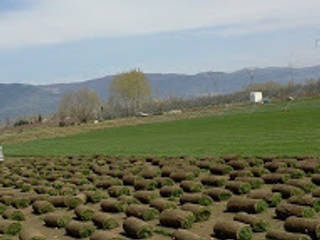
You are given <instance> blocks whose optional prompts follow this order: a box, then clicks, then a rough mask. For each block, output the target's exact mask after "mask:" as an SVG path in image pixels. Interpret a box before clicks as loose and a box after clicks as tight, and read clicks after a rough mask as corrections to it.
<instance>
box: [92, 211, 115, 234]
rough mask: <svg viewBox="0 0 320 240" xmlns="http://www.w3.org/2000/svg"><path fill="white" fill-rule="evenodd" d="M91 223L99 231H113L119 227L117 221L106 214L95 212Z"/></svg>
mask: <svg viewBox="0 0 320 240" xmlns="http://www.w3.org/2000/svg"><path fill="white" fill-rule="evenodd" d="M92 221H93V222H94V224H95V225H96V226H97V227H98V228H100V229H104V230H106V229H108V230H109V229H114V228H117V227H118V226H119V223H118V222H117V220H115V219H114V218H113V217H111V216H110V215H109V214H107V213H102V212H97V213H95V214H94V215H93V217H92Z"/></svg>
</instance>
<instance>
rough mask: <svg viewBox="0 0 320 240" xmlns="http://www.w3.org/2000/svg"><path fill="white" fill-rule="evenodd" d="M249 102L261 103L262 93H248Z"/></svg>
mask: <svg viewBox="0 0 320 240" xmlns="http://www.w3.org/2000/svg"><path fill="white" fill-rule="evenodd" d="M250 102H253V103H261V102H262V92H250Z"/></svg>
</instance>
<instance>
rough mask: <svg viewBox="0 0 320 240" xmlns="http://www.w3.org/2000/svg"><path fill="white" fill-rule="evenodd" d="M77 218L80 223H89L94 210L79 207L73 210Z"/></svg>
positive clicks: (82, 206)
mask: <svg viewBox="0 0 320 240" xmlns="http://www.w3.org/2000/svg"><path fill="white" fill-rule="evenodd" d="M74 212H75V214H76V216H77V218H78V219H79V220H81V221H90V220H91V219H92V217H93V215H94V212H95V211H94V210H93V209H92V208H90V207H87V206H84V205H80V206H78V207H76V209H75V210H74Z"/></svg>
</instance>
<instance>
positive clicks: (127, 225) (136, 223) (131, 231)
mask: <svg viewBox="0 0 320 240" xmlns="http://www.w3.org/2000/svg"><path fill="white" fill-rule="evenodd" d="M123 229H124V231H125V232H126V234H127V235H128V236H129V237H133V238H138V239H141V238H148V237H151V236H152V227H151V226H150V225H149V224H147V223H146V222H144V221H142V220H140V219H138V218H135V217H129V218H127V219H126V220H124V222H123Z"/></svg>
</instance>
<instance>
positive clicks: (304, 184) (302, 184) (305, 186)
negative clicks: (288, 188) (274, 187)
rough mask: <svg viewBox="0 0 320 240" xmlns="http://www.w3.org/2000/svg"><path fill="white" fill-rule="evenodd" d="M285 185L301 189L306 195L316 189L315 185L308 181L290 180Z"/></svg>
mask: <svg viewBox="0 0 320 240" xmlns="http://www.w3.org/2000/svg"><path fill="white" fill-rule="evenodd" d="M287 184H289V185H292V186H295V187H298V188H301V189H302V190H303V191H305V192H306V193H310V192H312V190H314V189H315V188H316V185H315V184H314V183H312V182H310V181H309V180H308V179H290V180H289V181H288V182H287Z"/></svg>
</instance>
